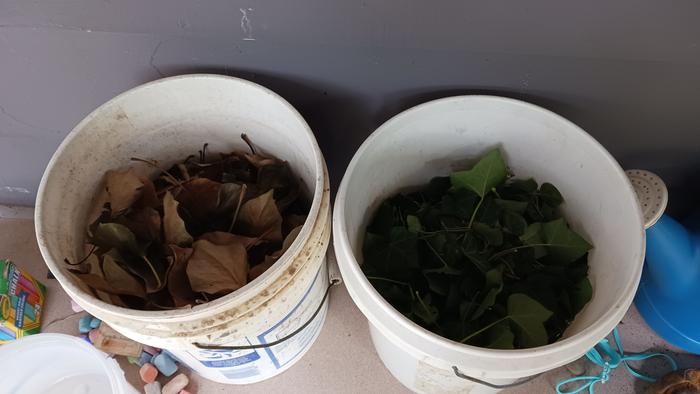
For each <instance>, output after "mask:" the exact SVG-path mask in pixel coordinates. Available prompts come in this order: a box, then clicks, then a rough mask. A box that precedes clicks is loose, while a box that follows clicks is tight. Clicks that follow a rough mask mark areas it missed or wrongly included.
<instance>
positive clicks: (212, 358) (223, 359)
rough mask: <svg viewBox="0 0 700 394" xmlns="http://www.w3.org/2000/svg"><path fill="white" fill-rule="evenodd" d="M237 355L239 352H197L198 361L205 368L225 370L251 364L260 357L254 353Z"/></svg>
mask: <svg viewBox="0 0 700 394" xmlns="http://www.w3.org/2000/svg"><path fill="white" fill-rule="evenodd" d="M238 353H241V352H238V351H230V350H202V351H200V352H199V357H200V359H199V361H200V362H201V363H202V365H204V366H205V367H210V368H226V367H236V366H239V365H243V364H248V363H252V362H253V361H256V360H259V359H260V355H259V354H258V353H257V352H255V351H252V352H250V353H247V354H244V355H239V354H238Z"/></svg>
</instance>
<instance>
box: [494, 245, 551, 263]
mask: <svg viewBox="0 0 700 394" xmlns="http://www.w3.org/2000/svg"><path fill="white" fill-rule="evenodd" d="M537 246H552V244H528V245H520V246H515V247H512V248H508V249H504V250H501V251H500V252H498V253H494V254H493V255H492V256H491V257H489V259H488V261H491V260H495V259H497V258H501V257H503V256H505V255H508V254H511V253H513V252H517V251H518V250H520V249H527V248H535V247H537Z"/></svg>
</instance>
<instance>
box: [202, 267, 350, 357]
mask: <svg viewBox="0 0 700 394" xmlns="http://www.w3.org/2000/svg"><path fill="white" fill-rule="evenodd" d="M341 282H342V280H341V279H339V278H330V281H329V283H328V287H327V288H326V292H325V293H324V294H323V299H321V302H320V303H319V304H318V308H316V311H315V312H314V314H313V315H311V317H310V318H309V320H307V321H306V322H305V323H304V324H302V325H301V326H299V328H297V329H296V330H294V331H292V332H291V333H289V334H288V335H286V336H285V337H283V338H280V339H278V340H276V341H273V342H269V343H261V344H258V345H242V346H221V345H206V344H201V343H199V342H194V343H193V345H194V346H196V347H197V348H199V349H205V350H251V349H264V348H268V347H272V346H275V345H279V344H280V343H282V342H284V341H286V340H288V339H290V338H292V337H293V336H295V335H297V334H299V333H300V332H301V331H302V330H303V329H305V328H306V326H308V325H309V324H311V322H312V321H313V320H314V319H315V318H316V316H317V315H318V313H319V312H321V308H323V304H324V303H325V302H326V298H328V294H329V293H330V291H331V287H333V286H335V285H338V284H340V283H341Z"/></svg>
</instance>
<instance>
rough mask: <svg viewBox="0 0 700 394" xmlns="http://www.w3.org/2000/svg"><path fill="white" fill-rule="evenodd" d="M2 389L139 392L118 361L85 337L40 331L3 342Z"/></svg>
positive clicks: (55, 393)
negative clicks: (9, 341) (41, 332)
mask: <svg viewBox="0 0 700 394" xmlns="http://www.w3.org/2000/svg"><path fill="white" fill-rule="evenodd" d="M0 371H1V373H2V377H3V378H2V382H0V392H2V393H13V394H36V393H43V394H66V393H81V394H136V393H138V391H136V389H134V388H133V387H132V386H131V385H130V384H129V383H127V381H126V379H124V371H122V370H121V368H120V367H119V364H117V362H116V361H115V360H114V359H113V358H111V357H109V356H108V355H106V354H105V353H103V352H101V351H99V350H97V349H95V348H94V347H93V346H91V345H89V344H88V343H87V342H85V341H84V340H82V339H79V338H76V337H72V336H70V335H64V334H37V335H31V336H28V337H24V338H22V339H19V340H17V341H14V342H11V343H9V344H6V345H3V346H0Z"/></svg>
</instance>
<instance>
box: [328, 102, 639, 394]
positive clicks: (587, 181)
mask: <svg viewBox="0 0 700 394" xmlns="http://www.w3.org/2000/svg"><path fill="white" fill-rule="evenodd" d="M495 146H501V147H502V151H503V152H504V154H505V159H506V162H507V163H508V165H509V166H510V168H511V169H512V171H513V173H515V174H516V176H517V177H520V178H527V177H534V178H535V179H536V180H537V181H538V182H551V183H553V184H554V185H556V186H557V188H559V190H560V191H561V193H562V194H563V196H564V198H565V200H566V203H565V204H564V206H563V210H564V215H565V217H566V218H567V220H568V221H569V223H570V224H571V226H572V227H573V228H574V229H575V230H576V231H578V232H580V233H582V234H584V235H585V236H586V238H587V239H589V240H590V241H592V243H593V244H594V245H595V249H594V250H592V251H591V253H590V255H589V264H590V280H591V282H592V284H593V298H592V300H591V302H590V303H589V304H588V305H587V306H586V307H585V308H584V309H583V311H582V312H581V313H580V314H579V315H578V316H577V317H576V319H575V321H574V322H573V324H572V325H571V326H570V327H569V328H568V330H567V331H566V333H565V335H564V337H563V338H562V339H560V340H559V341H557V342H556V343H553V344H550V345H547V346H542V347H537V348H533V349H523V350H490V349H485V348H478V347H473V346H467V345H463V344H460V343H457V342H453V341H450V340H448V339H445V338H443V337H440V336H438V335H435V334H433V333H431V332H429V331H427V330H425V329H423V328H421V327H420V326H418V325H416V324H414V323H413V322H411V321H410V320H408V319H406V318H405V317H404V316H403V315H402V314H401V313H399V312H397V311H396V310H395V309H394V308H393V307H391V305H390V304H389V303H387V302H386V301H385V300H384V299H383V298H382V296H381V295H380V294H379V293H378V292H377V291H375V289H374V287H372V285H371V284H370V282H368V281H367V279H366V278H365V275H364V274H363V273H362V269H361V268H360V264H361V262H362V241H363V237H364V232H365V227H366V226H367V223H368V221H369V220H370V218H371V216H372V215H373V214H374V212H375V209H376V208H377V207H378V205H379V204H380V203H381V201H383V200H384V199H385V198H387V197H389V196H390V195H392V194H394V193H396V192H397V191H399V190H401V189H402V188H405V187H410V186H418V185H422V184H425V183H427V182H428V180H429V179H430V178H432V177H434V176H438V175H446V174H448V173H449V172H450V171H451V170H452V165H454V164H455V163H456V162H464V159H465V158H471V159H477V158H479V157H480V156H481V155H483V153H485V152H486V151H487V150H489V149H491V148H493V147H495ZM635 198H636V197H635V194H634V190H633V189H632V187H631V185H630V184H629V181H628V180H627V177H625V174H624V172H623V171H622V170H621V169H620V167H619V165H618V164H617V163H616V162H615V160H614V159H613V158H612V157H611V156H610V154H609V153H608V152H607V151H606V150H605V149H604V148H603V147H602V146H601V145H600V144H598V143H597V142H596V141H595V140H594V139H593V138H592V137H591V136H589V135H588V134H586V133H585V132H584V131H583V130H581V129H580V128H578V127H577V126H576V125H574V124H573V123H571V122H569V121H567V120H566V119H564V118H562V117H560V116H558V115H556V114H554V113H552V112H549V111H547V110H544V109H542V108H540V107H537V106H534V105H531V104H527V103H524V102H520V101H517V100H511V99H506V98H499V97H489V96H462V97H451V98H446V99H441V100H436V101H432V102H429V103H426V104H423V105H419V106H417V107H415V108H412V109H409V110H408V111H405V112H403V113H401V114H399V115H397V116H396V117H394V118H392V119H390V120H389V121H387V122H386V123H384V124H383V125H382V126H381V127H379V129H377V131H375V132H374V133H373V134H372V135H371V136H370V137H369V138H368V139H367V140H366V141H365V142H364V144H363V145H362V146H361V147H360V148H359V150H358V151H357V153H356V154H355V156H354V157H353V159H352V161H351V163H350V165H349V166H348V169H347V171H346V173H345V176H344V178H343V181H342V183H341V185H340V189H339V190H338V195H337V198H336V203H335V212H334V216H333V231H334V235H333V237H334V246H335V252H336V255H337V257H338V264H339V267H340V271H341V273H342V276H343V280H344V282H345V285H346V287H347V289H348V292H349V293H350V296H351V297H352V299H353V300H354V301H355V303H356V304H357V306H358V307H359V308H360V310H361V311H362V313H363V314H364V315H365V316H366V317H367V319H368V320H369V323H370V325H369V326H370V333H371V335H372V340H373V342H374V345H375V348H376V350H377V353H378V354H379V357H380V358H381V359H382V361H383V362H384V365H386V367H387V368H388V369H389V371H390V372H391V373H392V374H393V375H394V376H395V377H396V378H397V379H398V380H399V381H400V382H401V383H403V384H404V385H405V386H406V387H408V388H410V389H411V390H414V391H416V392H423V393H437V392H471V393H476V392H490V391H497V390H496V389H493V388H490V387H488V386H485V385H483V384H477V383H474V382H473V381H469V380H467V379H464V378H462V377H459V376H457V374H456V373H455V372H459V373H460V374H462V375H465V376H468V377H473V378H477V379H479V380H482V381H486V382H488V383H490V384H495V385H505V384H508V383H513V382H516V381H518V380H519V379H520V378H523V377H529V376H532V375H536V374H538V373H541V372H544V371H547V370H551V369H553V368H556V367H558V366H561V365H564V364H566V363H568V362H570V361H573V360H575V359H577V358H579V357H580V356H582V355H583V354H584V353H585V352H586V351H587V350H589V349H590V348H591V347H593V346H594V345H595V344H596V343H597V342H598V341H600V340H601V339H602V338H603V337H605V336H606V335H607V334H608V333H609V332H610V331H611V330H612V329H613V328H614V327H615V325H617V323H618V322H619V321H620V319H621V318H622V316H623V315H624V314H625V312H626V311H627V308H628V307H629V305H630V303H631V302H632V299H633V297H634V293H635V290H636V288H637V284H638V282H639V277H640V275H641V270H642V262H643V257H644V231H643V228H644V227H643V222H642V219H641V214H640V212H639V208H638V204H637V203H636V200H635ZM455 368H456V369H457V371H455ZM470 390H473V391H470Z"/></svg>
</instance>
